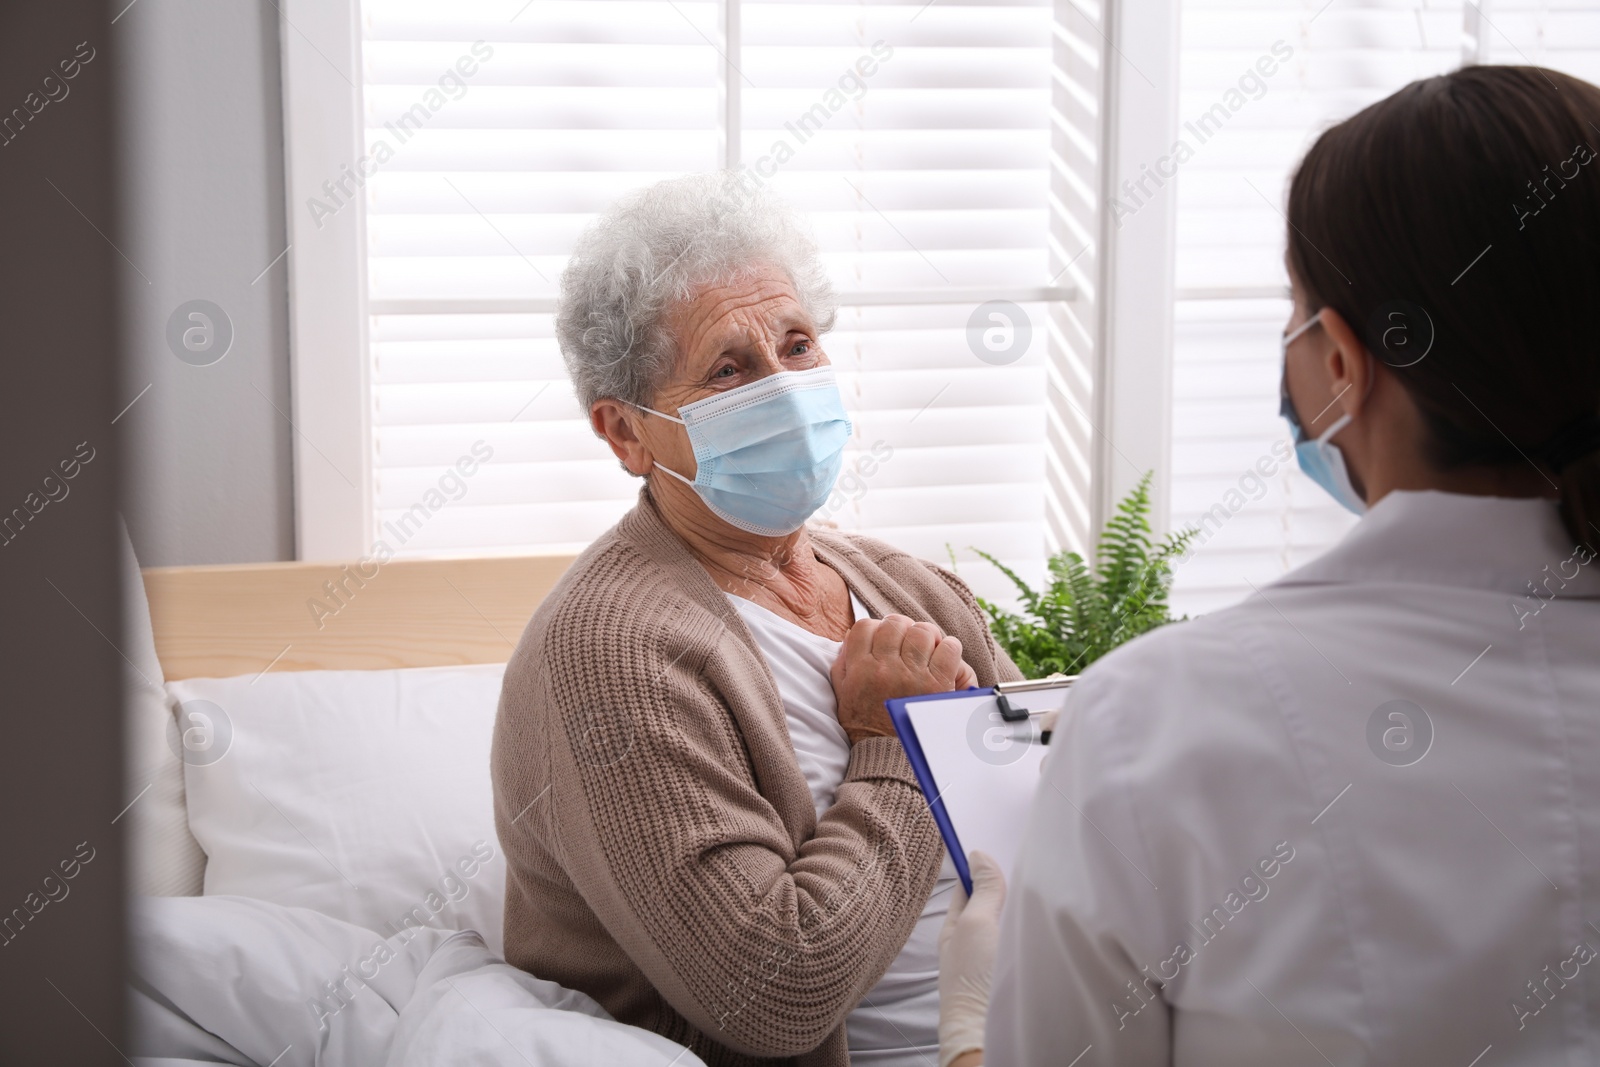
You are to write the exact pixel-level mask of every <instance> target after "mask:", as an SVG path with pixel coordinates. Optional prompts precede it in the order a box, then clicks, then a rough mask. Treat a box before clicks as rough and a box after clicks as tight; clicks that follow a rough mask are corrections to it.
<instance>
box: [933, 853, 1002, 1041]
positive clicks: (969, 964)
mask: <svg viewBox="0 0 1600 1067" xmlns="http://www.w3.org/2000/svg"><path fill="white" fill-rule="evenodd" d="M967 863H968V867H969V869H970V870H971V872H972V899H971V900H968V899H967V894H966V891H965V890H964V889H962V888H961V886H960V885H959V884H958V885H957V886H956V887H955V889H953V890H952V892H953V893H954V894H955V895H954V896H953V897H952V899H951V901H950V912H949V914H948V915H946V916H945V920H944V927H943V929H941V930H940V931H939V1067H950V1061H951V1060H954V1059H955V1058H956V1057H957V1056H959V1055H961V1054H962V1053H963V1052H971V1051H973V1050H975V1049H978V1050H981V1049H982V1048H983V1024H984V1019H985V1017H986V1016H987V1015H988V1014H989V986H990V984H991V982H992V981H993V979H994V957H995V950H996V949H997V948H999V945H1000V907H1001V905H1003V904H1004V903H1005V902H1006V879H1005V875H1004V874H1003V873H1001V871H1000V865H999V864H998V863H996V862H995V860H994V857H992V856H989V855H988V854H986V853H983V852H974V853H972V855H971V856H970V857H968V860H967Z"/></svg>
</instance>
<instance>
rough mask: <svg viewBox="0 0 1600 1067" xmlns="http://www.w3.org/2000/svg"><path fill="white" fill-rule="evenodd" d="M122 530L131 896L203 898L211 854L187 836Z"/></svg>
mask: <svg viewBox="0 0 1600 1067" xmlns="http://www.w3.org/2000/svg"><path fill="white" fill-rule="evenodd" d="M117 524H118V526H119V527H120V532H121V534H122V612H123V624H122V625H123V629H122V647H123V650H124V651H125V652H126V653H127V663H126V664H125V665H124V669H123V672H122V673H123V678H124V679H125V684H124V695H123V705H124V706H123V716H124V722H125V725H124V729H123V736H124V738H125V739H126V741H125V743H126V744H127V752H126V753H125V766H126V768H127V769H126V773H125V776H124V779H123V780H124V783H125V791H124V796H125V799H124V800H123V803H124V804H126V805H128V807H127V808H126V809H125V810H124V811H123V812H122V814H121V815H119V816H117V821H118V822H120V823H122V824H123V827H124V829H125V832H126V834H127V838H126V840H127V843H128V889H129V891H130V892H133V893H138V894H140V895H141V896H151V897H193V896H199V895H200V885H201V878H202V876H203V873H204V871H205V867H206V854H205V853H204V852H202V851H200V845H199V844H198V843H197V842H196V841H195V839H194V835H193V834H191V833H190V832H189V820H188V816H187V814H186V813H185V810H184V797H183V764H182V763H181V762H180V761H179V760H178V750H177V749H175V748H173V747H172V746H171V745H170V743H169V742H170V736H169V735H170V734H171V733H172V725H173V719H172V707H171V705H170V704H168V703H167V691H166V689H165V687H164V686H163V685H162V679H161V661H160V660H158V659H156V639H155V633H154V632H153V631H152V630H151V628H150V603H149V601H148V600H147V599H146V598H145V592H144V580H143V578H142V577H141V576H140V574H139V561H138V560H137V559H135V558H134V555H133V542H132V541H131V540H129V538H128V527H127V526H126V525H125V524H123V523H122V521H121V517H120V516H119V517H118V523H117Z"/></svg>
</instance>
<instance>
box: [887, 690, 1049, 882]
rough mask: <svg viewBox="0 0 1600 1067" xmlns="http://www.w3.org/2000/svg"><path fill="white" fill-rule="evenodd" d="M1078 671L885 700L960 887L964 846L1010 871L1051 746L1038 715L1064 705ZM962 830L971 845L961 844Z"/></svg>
mask: <svg viewBox="0 0 1600 1067" xmlns="http://www.w3.org/2000/svg"><path fill="white" fill-rule="evenodd" d="M1075 681H1077V676H1076V675H1052V676H1051V677H1049V678H1039V679H1032V680H1028V681H1019V682H1001V683H999V684H998V685H996V686H993V687H991V688H982V689H980V688H973V689H960V690H956V691H955V692H950V693H930V694H928V695H926V696H916V697H898V698H896V699H894V700H886V701H884V706H885V707H887V708H888V709H889V721H890V722H892V723H893V724H894V731H895V734H896V735H897V736H898V737H899V738H900V744H901V747H903V748H904V749H905V752H906V758H907V759H908V760H910V762H911V769H912V770H913V771H914V772H915V773H916V776H917V784H918V785H919V786H921V787H922V793H923V796H924V797H925V798H926V799H927V801H928V808H929V810H930V811H931V812H932V813H933V821H934V823H935V824H936V825H937V826H938V827H939V834H940V836H942V837H943V838H944V844H945V848H946V849H948V850H949V852H950V859H951V862H952V863H954V864H955V868H956V873H957V874H958V875H960V876H961V885H962V886H963V888H965V889H966V891H967V893H968V895H969V896H970V895H971V893H972V872H971V871H970V870H969V869H968V866H967V849H969V848H974V849H979V850H982V851H984V852H987V853H989V854H990V855H992V856H994V858H995V859H996V860H998V861H999V862H1000V865H1001V867H1002V868H1003V869H1004V870H1005V871H1006V872H1007V874H1009V873H1010V871H1011V869H1012V866H1013V864H1014V862H1015V861H1016V858H1017V853H1018V852H1019V851H1020V845H1021V839H1022V830H1023V822H1024V820H1025V818H1026V816H1027V811H1028V805H1029V803H1030V802H1031V800H1032V798H1033V793H1034V789H1035V788H1036V787H1037V786H1038V784H1039V773H1040V767H1041V765H1042V763H1043V760H1044V756H1045V753H1046V752H1048V751H1049V749H1048V748H1047V739H1043V738H1041V731H1040V729H1039V726H1038V720H1039V718H1040V717H1041V716H1042V715H1043V714H1044V713H1045V712H1047V711H1053V710H1056V709H1059V708H1061V707H1063V706H1064V705H1065V703H1066V699H1067V694H1068V692H1069V691H1070V689H1071V687H1072V683H1073V682H1075ZM961 830H964V831H965V840H966V843H965V844H963V834H962V833H961V832H959V831H961Z"/></svg>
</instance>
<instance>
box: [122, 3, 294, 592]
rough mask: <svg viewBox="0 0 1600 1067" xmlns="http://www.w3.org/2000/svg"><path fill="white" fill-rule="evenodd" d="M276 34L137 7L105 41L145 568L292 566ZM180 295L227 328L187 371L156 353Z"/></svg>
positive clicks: (129, 464) (261, 10)
mask: <svg viewBox="0 0 1600 1067" xmlns="http://www.w3.org/2000/svg"><path fill="white" fill-rule="evenodd" d="M114 6H115V7H117V8H118V9H120V8H121V7H122V5H121V4H116V5H114ZM278 32H279V28H278V14H277V11H276V9H275V7H274V5H272V4H263V3H255V2H253V0H222V2H218V0H144V2H142V3H136V4H134V5H133V6H132V7H130V8H128V9H127V10H126V11H124V12H123V14H122V15H121V16H120V17H119V18H118V20H117V22H116V24H115V25H113V26H111V27H109V29H108V32H107V34H106V41H107V45H108V46H109V47H110V48H113V49H115V59H116V72H117V77H118V80H119V85H118V87H117V88H118V93H117V96H118V108H119V116H118V117H119V122H120V127H121V130H122V134H121V136H122V138H123V144H122V145H121V149H122V152H121V156H122V164H123V168H124V174H123V176H122V181H121V183H120V185H121V196H122V201H121V208H122V219H123V229H122V233H121V235H120V238H119V240H118V242H117V243H118V244H119V245H120V247H121V249H122V251H123V252H124V253H125V254H126V255H127V258H128V259H129V260H131V261H132V263H133V264H134V266H135V267H136V268H137V271H138V272H139V273H140V274H142V275H143V276H144V278H145V279H147V282H145V283H143V284H141V283H140V278H139V275H138V274H133V275H131V276H132V278H133V281H134V284H133V285H131V286H130V297H131V299H130V301H129V306H128V308H127V311H126V320H125V326H126V329H127V331H128V336H129V345H128V358H129V366H128V367H127V372H126V374H125V375H124V378H123V381H124V383H125V388H126V395H125V396H124V397H123V398H122V400H121V403H127V402H128V401H131V400H132V399H133V397H134V396H135V395H136V394H137V393H138V392H139V390H141V389H143V388H144V386H145V385H146V384H148V385H149V386H150V389H149V391H148V392H146V393H145V394H144V395H143V396H142V397H141V398H140V399H139V400H138V402H137V403H135V404H134V405H133V407H132V408H131V409H129V410H128V412H127V414H125V415H124V416H122V428H124V429H125V431H126V433H125V437H124V440H127V441H129V442H130V454H129V455H128V456H126V457H124V464H123V470H124V471H125V472H126V475H125V481H124V485H125V487H126V488H125V491H124V502H123V510H124V513H125V514H126V516H127V520H128V527H129V531H130V533H131V535H132V537H133V543H134V546H135V548H136V550H137V551H138V553H139V561H140V562H141V563H142V564H144V565H145V566H158V565H172V564H189V563H237V562H255V561H262V560H277V559H290V558H293V556H294V499H293V484H292V471H291V449H292V447H293V435H294V431H293V430H292V428H291V426H290V423H289V421H288V417H289V416H291V415H292V414H293V411H292V410H291V408H290V406H289V354H288V353H289V331H288V291H287V285H286V278H287V270H288V257H287V256H286V257H284V258H283V259H280V260H278V262H277V263H276V265H274V266H273V267H272V268H271V269H270V270H266V268H267V265H268V264H269V263H271V262H272V260H273V258H274V257H275V256H277V255H278V254H279V253H280V252H282V251H283V250H284V245H285V243H286V238H285V236H284V232H285V231H284V193H283V175H284V170H283V99H282V94H281V92H280V76H279V66H278V40H279V39H278ZM289 32H293V31H292V30H291V31H289ZM290 255H293V252H291V253H290ZM263 270H266V273H265V274H262V271H263ZM258 276H259V277H258ZM193 300H206V301H210V302H211V303H212V304H215V305H216V306H217V307H219V308H221V309H222V311H223V312H224V313H225V314H226V316H227V318H228V319H229V320H231V323H232V333H233V339H232V346H231V348H230V349H229V350H228V351H227V354H226V355H224V356H223V357H222V358H221V359H220V360H218V361H217V362H215V363H212V364H210V365H209V366H199V365H196V364H198V363H203V362H205V361H206V360H207V359H208V358H211V357H213V356H214V355H215V354H216V352H217V347H216V346H217V344H218V340H217V339H218V338H220V336H221V331H220V329H219V330H218V331H217V332H216V333H215V334H214V335H213V340H212V347H211V349H210V350H209V351H204V350H202V351H200V352H194V353H190V352H188V351H187V350H185V349H183V348H182V346H181V344H180V345H179V348H178V350H179V351H183V352H184V353H185V355H186V356H187V357H188V361H186V360H185V359H183V358H180V357H179V356H178V355H176V354H175V353H174V349H173V347H172V345H171V344H169V339H168V321H169V319H170V318H171V317H172V315H173V312H174V311H175V310H176V309H178V308H179V307H180V305H183V304H185V303H187V302H189V301H193ZM184 325H186V326H191V327H195V326H196V325H197V324H196V323H195V322H193V321H192V320H185V323H184ZM219 326H220V324H219ZM178 333H179V334H180V335H181V333H182V330H181V329H180V330H179V331H178ZM191 337H192V343H195V344H200V343H201V342H202V341H203V336H202V334H201V333H199V332H196V333H195V334H193V335H191ZM118 406H119V407H120V406H121V405H120V404H119V405H118ZM274 406H276V409H275V407H274Z"/></svg>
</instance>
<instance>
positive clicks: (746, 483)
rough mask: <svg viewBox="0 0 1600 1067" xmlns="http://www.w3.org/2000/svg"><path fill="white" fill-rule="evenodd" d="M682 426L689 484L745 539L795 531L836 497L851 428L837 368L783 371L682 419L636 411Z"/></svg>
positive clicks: (707, 401)
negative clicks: (689, 456)
mask: <svg viewBox="0 0 1600 1067" xmlns="http://www.w3.org/2000/svg"><path fill="white" fill-rule="evenodd" d="M634 406H635V407H638V408H639V410H641V411H648V412H649V413H650V414H652V415H659V416H660V417H661V418H663V419H671V420H672V421H673V422H676V423H680V424H682V425H683V427H684V428H685V429H686V430H687V431H688V432H689V443H690V444H691V445H692V446H693V447H694V461H695V476H694V479H693V480H690V479H688V478H685V477H684V476H683V475H682V474H679V473H678V472H677V471H675V470H672V469H670V468H668V467H665V466H662V464H660V463H657V464H656V467H657V469H659V470H662V471H665V472H666V473H667V474H670V475H671V476H672V477H674V478H676V479H678V480H679V481H680V482H683V483H684V484H685V485H689V486H692V487H693V488H694V491H695V492H696V493H698V494H699V496H700V499H701V500H703V501H705V503H706V507H708V508H710V509H711V510H712V511H713V512H715V513H716V514H717V515H719V516H721V517H722V518H723V519H725V520H727V521H728V522H730V523H732V524H733V525H734V526H737V527H738V528H739V529H741V530H744V531H746V532H747V533H753V534H760V535H762V536H764V537H781V536H783V535H784V534H790V533H793V532H794V531H796V530H798V529H799V528H800V527H801V526H803V525H804V524H805V521H806V519H808V518H810V517H811V514H812V513H813V512H815V511H816V510H817V509H818V508H820V507H821V506H822V505H823V503H824V502H825V501H826V500H827V499H828V494H829V493H831V492H833V483H834V482H835V481H837V480H838V478H839V471H840V468H842V467H843V465H844V446H845V443H846V442H847V441H849V440H850V435H851V434H852V433H853V432H854V427H853V426H852V425H851V423H850V418H849V416H847V415H846V414H845V411H844V398H843V397H841V396H840V395H839V385H838V382H837V381H836V380H835V378H834V374H833V368H832V367H813V368H811V369H810V370H799V371H781V372H779V373H777V374H769V375H767V376H766V377H765V378H761V379H758V380H756V381H753V382H751V383H750V384H749V385H741V386H739V387H738V388H737V389H729V390H728V391H727V392H725V393H718V394H716V395H715V396H708V397H705V398H703V399H701V400H696V401H695V402H694V403H692V404H685V405H684V406H682V407H680V408H679V409H678V415H677V416H673V415H668V414H666V413H665V412H662V411H656V410H655V409H654V408H647V407H643V406H642V405H638V404H636V405H634Z"/></svg>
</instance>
